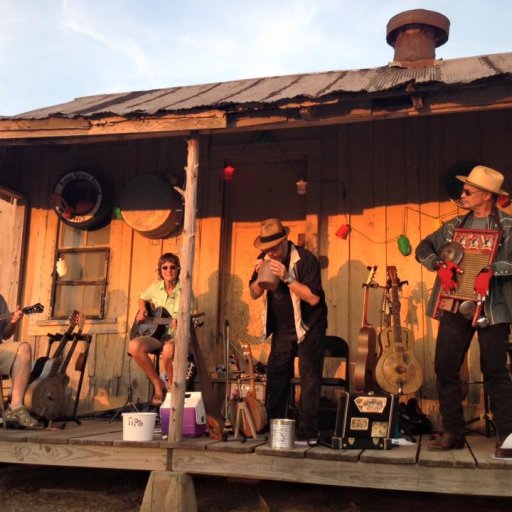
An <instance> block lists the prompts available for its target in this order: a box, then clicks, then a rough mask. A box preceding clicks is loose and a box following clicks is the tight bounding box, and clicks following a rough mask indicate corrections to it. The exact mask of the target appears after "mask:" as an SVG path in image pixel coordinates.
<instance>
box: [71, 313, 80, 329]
mask: <svg viewBox="0 0 512 512" xmlns="http://www.w3.org/2000/svg"><path fill="white" fill-rule="evenodd" d="M79 323H80V312H79V311H77V310H76V309H75V310H74V311H73V312H72V313H71V314H70V315H69V329H70V331H72V330H73V329H74V328H75V327H76V326H77V325H78V324H79Z"/></svg>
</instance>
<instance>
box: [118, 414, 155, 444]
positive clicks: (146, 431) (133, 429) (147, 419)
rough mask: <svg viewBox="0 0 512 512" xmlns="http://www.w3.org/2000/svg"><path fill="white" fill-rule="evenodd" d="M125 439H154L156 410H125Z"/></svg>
mask: <svg viewBox="0 0 512 512" xmlns="http://www.w3.org/2000/svg"><path fill="white" fill-rule="evenodd" d="M122 416H123V441H152V440H153V433H154V431H155V421H156V412H124V413H123V414H122Z"/></svg>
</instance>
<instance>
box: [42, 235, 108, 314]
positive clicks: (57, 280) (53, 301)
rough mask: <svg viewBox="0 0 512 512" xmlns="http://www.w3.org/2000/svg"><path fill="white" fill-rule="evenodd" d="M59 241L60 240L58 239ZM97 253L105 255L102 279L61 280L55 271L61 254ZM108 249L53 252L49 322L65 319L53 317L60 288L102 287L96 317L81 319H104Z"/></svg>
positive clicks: (73, 248)
mask: <svg viewBox="0 0 512 512" xmlns="http://www.w3.org/2000/svg"><path fill="white" fill-rule="evenodd" d="M59 240H60V238H59ZM91 252H98V253H104V254H105V263H104V273H103V275H104V277H103V278H102V279H90V278H89V279H87V278H85V279H68V280H66V279H63V278H61V277H59V275H58V274H57V270H56V265H57V261H58V260H59V258H60V257H61V255H63V254H84V253H91ZM110 253H111V250H110V247H107V246H104V245H97V246H81V247H67V248H59V247H57V248H56V250H55V257H54V266H53V268H54V269H55V270H54V271H53V276H52V277H53V279H52V287H51V297H50V319H51V320H64V319H67V315H65V316H60V315H58V316H57V315H55V304H56V301H57V295H56V294H57V289H58V287H61V286H77V285H79V286H88V285H90V286H97V285H102V286H101V288H100V294H101V297H100V310H99V314H98V315H84V316H83V318H84V319H87V320H103V319H104V318H105V309H106V299H107V288H108V276H109V267H110Z"/></svg>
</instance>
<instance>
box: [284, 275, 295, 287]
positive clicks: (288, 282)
mask: <svg viewBox="0 0 512 512" xmlns="http://www.w3.org/2000/svg"><path fill="white" fill-rule="evenodd" d="M293 281H295V278H294V277H293V276H292V275H291V274H288V276H287V278H286V279H285V280H284V284H287V285H288V286H290V285H291V284H292V283H293Z"/></svg>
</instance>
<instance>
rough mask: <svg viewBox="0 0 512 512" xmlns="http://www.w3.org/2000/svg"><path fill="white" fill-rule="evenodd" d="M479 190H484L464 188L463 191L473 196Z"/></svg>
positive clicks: (466, 194)
mask: <svg viewBox="0 0 512 512" xmlns="http://www.w3.org/2000/svg"><path fill="white" fill-rule="evenodd" d="M478 192H483V190H469V189H467V188H463V189H462V193H463V194H464V195H465V196H468V197H469V196H472V195H473V194H477V193H478Z"/></svg>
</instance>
